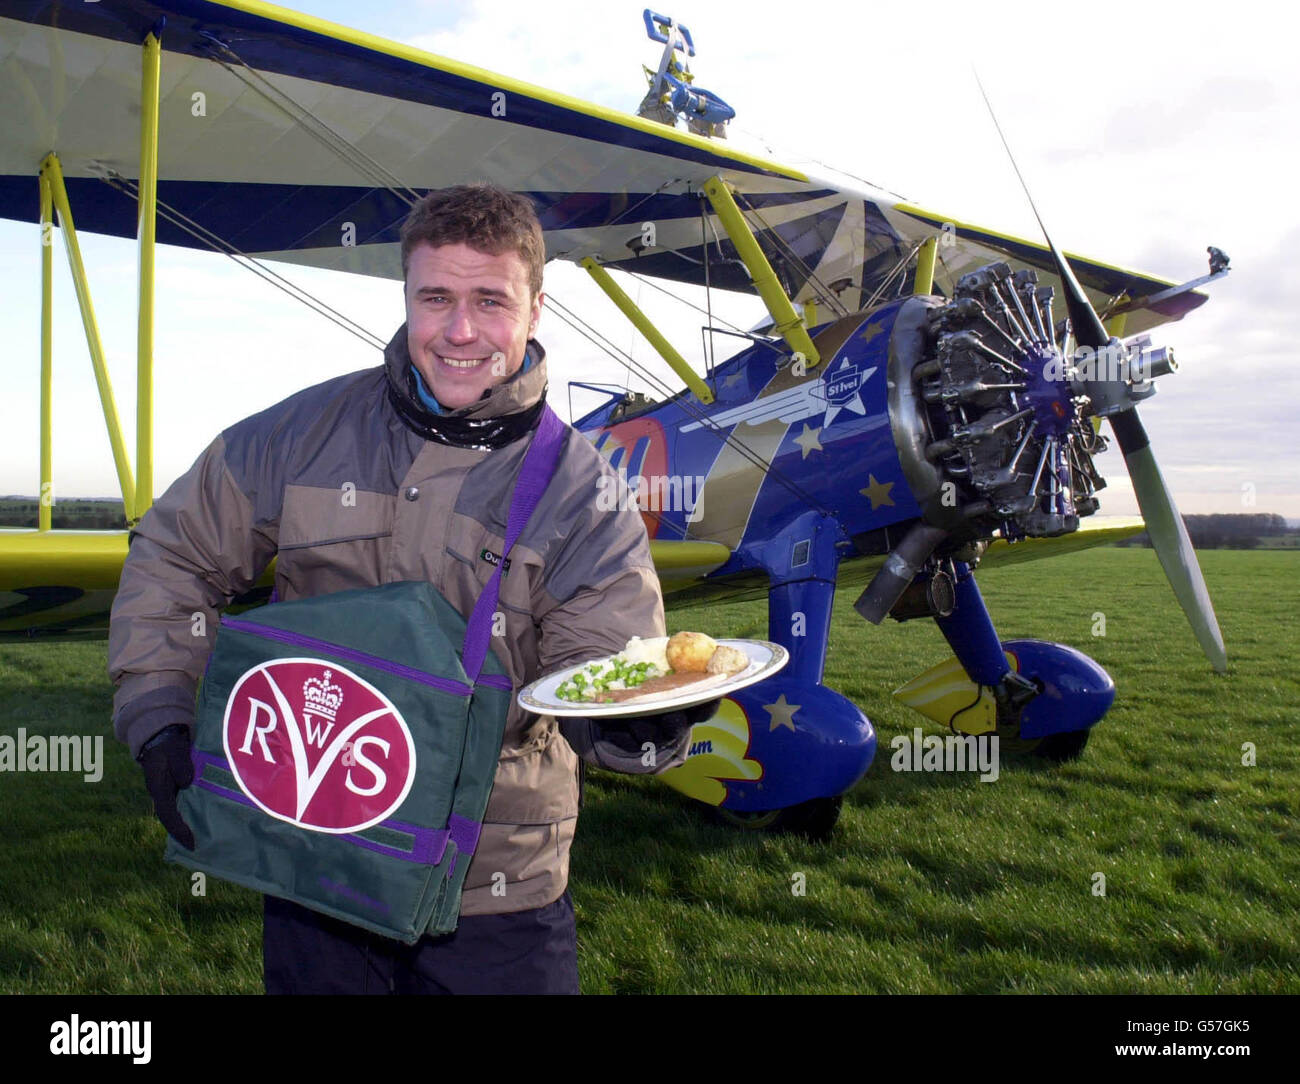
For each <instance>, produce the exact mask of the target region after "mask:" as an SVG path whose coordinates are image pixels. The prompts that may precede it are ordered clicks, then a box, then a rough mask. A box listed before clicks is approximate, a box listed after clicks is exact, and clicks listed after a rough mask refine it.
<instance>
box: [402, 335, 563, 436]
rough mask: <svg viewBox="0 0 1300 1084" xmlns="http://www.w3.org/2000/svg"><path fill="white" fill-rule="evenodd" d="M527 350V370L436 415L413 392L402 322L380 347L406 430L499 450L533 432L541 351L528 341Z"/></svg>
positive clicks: (541, 382) (540, 390)
mask: <svg viewBox="0 0 1300 1084" xmlns="http://www.w3.org/2000/svg"><path fill="white" fill-rule="evenodd" d="M526 349H527V351H528V357H529V359H530V361H531V364H530V365H528V366H527V371H525V369H524V367H523V366H520V369H519V371H518V372H517V373H515V374H514V375H513V376H512V377H510V379H508V380H505V381H503V382H502V383H500V384H497V385H495V386H493V387H492V388H490V389H488V391H487V393H486V394H484V395H483V397H482V398H480V399H479V400H478V401H477V402H474V403H470V404H469V405H468V406H463V407H459V408H458V409H456V410H449V411H446V412H445V413H443V414H435V413H434V412H433V411H431V410H430V409H429V408H428V407H426V406H425V405H424V403H423V402H421V401H420V396H419V393H418V392H417V390H416V386H415V370H414V369H413V368H412V365H411V355H410V353H409V351H408V350H407V348H406V325H405V324H403V325H402V326H401V327H400V328H398V329H397V333H396V334H395V335H394V336H393V337H392V339H391V340H390V341H389V343H388V346H387V347H385V348H384V372H385V375H386V376H387V382H388V398H389V401H390V402H391V403H392V404H393V407H394V409H395V410H396V411H397V414H398V417H400V418H401V419H402V421H403V423H405V425H406V426H407V428H408V429H411V430H412V431H413V432H415V433H418V434H419V435H420V436H421V437H423V438H424V439H425V440H433V441H437V442H438V443H439V444H451V445H454V446H455V447H458V448H481V449H491V448H501V447H503V446H505V445H507V444H511V443H513V442H514V441H516V440H518V439H519V438H520V437H522V436H523V435H524V434H525V433H527V432H529V431H530V430H532V429H533V428H534V427H535V426H536V425H537V420H538V418H539V416H540V415H541V412H542V407H543V406H544V405H545V403H546V385H547V380H546V351H545V350H543V349H542V344H541V343H539V342H538V341H537V340H536V339H529V340H528V346H527V348H526Z"/></svg>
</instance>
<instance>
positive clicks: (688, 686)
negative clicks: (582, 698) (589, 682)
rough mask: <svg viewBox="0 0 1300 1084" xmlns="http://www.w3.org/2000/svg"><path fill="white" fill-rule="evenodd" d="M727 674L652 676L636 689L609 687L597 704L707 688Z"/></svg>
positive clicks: (636, 701) (658, 698)
mask: <svg viewBox="0 0 1300 1084" xmlns="http://www.w3.org/2000/svg"><path fill="white" fill-rule="evenodd" d="M728 676H729V675H727V674H697V673H680V674H679V673H672V674H664V675H663V677H652V678H648V679H647V680H645V681H643V682H642V683H641V684H640V685H638V686H637V687H636V688H635V689H607V690H606V691H605V692H603V693H599V694H598V695H597V696H596V701H595V702H596V703H597V704H638V703H641V702H642V701H645V700H662V699H664V698H665V697H668V696H676V695H677V694H679V693H684V692H687V691H690V692H694V691H695V690H696V688H697V687H698V688H700V689H707V688H709V687H710V686H711V685H719V684H721V683H722V682H724V681H726V680H727V678H728Z"/></svg>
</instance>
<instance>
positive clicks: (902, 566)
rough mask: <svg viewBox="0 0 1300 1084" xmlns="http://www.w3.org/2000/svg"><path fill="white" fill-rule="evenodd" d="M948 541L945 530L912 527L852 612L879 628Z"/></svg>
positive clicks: (919, 526)
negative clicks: (941, 544)
mask: <svg viewBox="0 0 1300 1084" xmlns="http://www.w3.org/2000/svg"><path fill="white" fill-rule="evenodd" d="M947 537H948V531H947V529H946V528H943V527H931V526H930V525H929V524H928V523H916V524H913V526H912V529H911V530H910V531H908V532H907V534H905V535H904V536H903V540H902V541H901V542H900V543H899V544H898V545H897V546H895V547H894V548H893V549H892V550H891V551H890V553H889V556H888V557H886V558H885V563H884V565H883V566H881V569H880V571H879V572H877V573H876V575H875V577H874V578H873V579H872V581H871V582H870V583H869V584H867V589H866V590H865V591H863V592H862V594H861V595H860V596H858V601H857V602H855V603H854V604H853V608H854V609H855V610H857V611H858V613H860V614H861V615H862V616H863V617H865V618H866V619H867V620H868V621H870V622H871V623H872V624H873V625H879V624H880V622H882V621H883V620H884V619H885V615H886V614H887V613H889V611H890V610H892V609H893V608H894V606H895V605H896V604H897V603H898V600H899V599H900V598H902V597H903V592H904V591H906V590H907V588H908V586H909V585H910V584H911V582H912V581H913V580H914V579H916V574H917V573H918V572H920V571H921V566H922V565H924V564H925V562H926V561H927V560H929V558H930V554H932V553H933V552H934V551H935V549H936V548H938V545H939V543H940V542H942V541H943V540H944V539H945V538H947Z"/></svg>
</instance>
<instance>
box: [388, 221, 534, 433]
mask: <svg viewBox="0 0 1300 1084" xmlns="http://www.w3.org/2000/svg"><path fill="white" fill-rule="evenodd" d="M545 296H546V295H545V294H538V295H537V297H536V298H532V299H530V297H529V289H528V270H527V268H525V267H524V261H523V259H522V257H520V255H519V253H517V252H513V251H511V252H504V253H502V254H501V255H500V256H490V255H488V254H487V253H484V252H479V251H478V250H477V249H473V248H470V247H469V245H466V244H463V243H460V244H454V245H439V246H438V247H437V248H434V247H433V246H432V245H429V244H420V245H416V247H415V248H414V249H412V250H411V255H410V259H409V260H408V262H407V272H406V342H407V348H408V349H409V351H410V354H411V361H412V362H413V363H414V365H415V367H416V369H418V370H419V372H420V376H421V377H423V378H424V385H425V387H426V388H428V389H429V391H431V392H432V393H433V395H434V397H435V398H436V399H437V400H438V402H440V403H441V404H442V405H443V406H445V407H447V408H448V409H450V410H455V409H457V408H458V407H463V406H468V405H469V404H470V403H473V402H477V401H478V399H479V398H480V397H481V396H482V395H483V393H484V392H485V391H486V390H487V389H488V388H490V387H492V386H493V385H496V384H500V383H502V382H503V381H505V380H508V379H509V378H510V377H511V376H513V375H514V374H515V373H516V372H518V371H519V367H520V366H521V365H523V363H524V350H525V348H526V347H527V345H528V340H529V338H530V337H531V336H532V334H533V332H534V331H536V329H537V321H538V318H539V317H540V316H541V313H542V301H543V299H544V298H545Z"/></svg>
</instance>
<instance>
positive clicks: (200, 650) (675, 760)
mask: <svg viewBox="0 0 1300 1084" xmlns="http://www.w3.org/2000/svg"><path fill="white" fill-rule="evenodd" d="M528 351H529V356H530V358H531V364H530V365H528V366H527V367H525V368H524V369H521V370H520V371H519V372H518V373H516V374H515V375H514V376H513V377H511V378H510V379H509V380H507V381H505V382H504V383H502V384H500V385H498V386H496V387H494V388H492V389H491V392H490V394H488V395H486V396H485V397H483V398H482V399H480V400H479V401H478V402H477V403H474V404H471V405H470V406H468V407H463V408H461V409H460V410H456V411H451V412H449V415H448V417H449V418H450V419H451V424H455V423H456V419H458V418H464V419H493V418H496V419H507V418H510V417H512V416H514V417H518V416H520V414H521V412H528V413H532V411H531V410H530V408H535V407H536V406H537V405H538V404H539V403H540V402H541V401H542V400H543V399H544V397H545V392H546V360H545V355H544V352H543V351H542V348H541V346H540V345H539V344H538V343H537V342H535V341H530V342H529V344H528ZM413 387H414V386H413V383H412V379H411V376H410V357H409V354H408V352H407V348H406V328H405V326H403V327H402V328H401V329H399V331H398V332H397V334H396V335H395V336H394V337H393V339H392V341H391V342H390V343H389V344H388V347H387V349H386V351H385V355H384V364H383V365H381V366H377V367H375V368H372V369H366V370H363V371H361V372H357V373H350V374H348V375H347V376H342V377H338V378H336V379H333V380H329V381H326V382H325V383H323V384H318V385H317V386H315V387H312V388H307V389H306V390H304V391H301V392H299V393H297V394H296V395H293V396H290V397H289V398H288V399H286V400H284V401H283V402H281V403H278V404H276V405H275V406H273V407H270V408H269V409H267V410H264V411H262V412H261V413H259V414H255V415H253V416H252V417H249V418H246V419H244V420H243V421H241V422H238V423H237V424H235V425H233V426H231V427H230V428H229V429H226V430H225V431H224V432H222V433H221V434H220V435H219V436H218V437H217V438H216V439H215V440H214V441H213V442H212V443H211V444H210V445H209V446H208V447H207V449H206V450H205V451H204V452H203V454H202V455H201V456H200V457H199V459H198V461H197V462H196V463H195V464H194V466H193V467H191V468H190V470H189V471H188V472H186V473H185V474H184V475H182V476H181V477H180V478H179V479H177V481H176V482H175V483H174V484H173V485H172V486H171V487H170V488H169V489H168V490H167V492H166V493H164V494H163V495H162V497H160V498H159V499H158V500H157V502H156V503H155V504H154V505H153V507H152V508H151V509H150V510H149V512H148V513H147V514H146V515H145V516H144V518H143V519H142V520H141V521H140V523H139V525H138V526H137V527H136V528H135V529H134V530H133V531H132V532H131V545H130V550H129V554H128V556H127V560H126V564H125V566H124V567H123V570H122V578H121V583H120V586H119V588H118V591H117V596H116V599H115V600H114V603H113V613H112V623H111V628H110V633H109V656H108V667H109V674H110V676H111V677H112V679H113V681H114V683H115V684H116V685H117V694H116V697H115V699H114V726H115V730H116V733H117V736H118V737H119V738H120V739H122V740H123V741H125V742H126V743H127V744H128V745H129V746H130V748H131V753H132V755H135V754H137V753H138V752H139V749H140V746H141V745H142V744H143V743H144V742H145V741H147V740H148V739H149V738H150V737H151V736H152V735H154V734H156V733H157V732H158V731H159V730H161V729H162V728H163V727H164V726H168V725H171V724H173V723H185V724H187V725H189V726H191V727H192V726H193V721H194V702H195V692H196V689H197V685H198V681H199V678H200V675H201V674H202V673H203V668H204V665H205V663H206V661H207V657H208V654H209V652H210V650H211V647H212V641H213V637H212V635H211V632H212V630H215V628H216V626H217V613H218V611H219V610H220V609H221V608H222V607H223V606H225V605H226V604H227V603H229V601H230V600H231V599H232V598H233V597H234V596H236V595H238V594H241V593H242V592H244V591H246V590H248V589H249V588H250V587H251V586H252V585H253V583H254V582H255V581H256V580H257V579H258V578H259V577H260V575H261V574H262V572H263V571H264V570H265V569H266V567H267V565H268V564H269V563H270V561H271V559H272V557H276V571H275V587H276V591H277V594H278V597H279V598H280V599H282V600H285V601H288V600H291V599H297V598H304V597H308V596H313V595H321V594H327V593H329V592H334V591H344V590H348V589H350V588H357V587H370V586H375V585H377V584H381V583H390V582H394V581H399V580H427V581H428V582H430V583H432V584H433V585H434V586H435V587H437V588H438V589H439V590H440V591H442V593H443V594H444V595H445V596H446V598H447V599H448V601H450V602H451V604H452V605H453V606H455V607H456V608H457V609H458V610H459V611H460V612H461V613H462V614H464V615H466V616H468V615H469V613H470V611H471V609H472V608H473V605H474V602H475V600H476V599H477V597H478V594H479V592H480V591H481V589H482V588H483V586H484V585H485V584H486V583H487V580H488V578H489V576H491V574H492V571H493V569H494V561H495V560H499V559H500V555H501V550H502V543H503V539H504V536H505V527H506V524H505V516H506V512H507V510H508V508H509V504H510V496H511V493H512V491H513V487H514V482H515V477H516V475H517V473H518V471H519V468H520V465H521V464H522V462H523V454H524V451H525V450H526V448H527V445H528V443H529V441H530V440H531V438H532V431H531V430H530V431H528V432H527V433H526V434H525V435H523V436H520V437H518V438H516V439H513V440H511V441H510V442H509V443H505V444H504V445H502V446H500V447H496V448H494V449H492V450H484V449H479V448H471V447H458V446H453V445H450V444H446V443H439V442H438V441H436V440H427V439H425V438H424V436H421V435H420V433H419V431H418V430H417V427H416V426H415V425H413V424H412V418H415V417H418V416H420V415H423V416H424V417H425V418H426V419H429V418H432V417H433V416H432V415H430V414H429V413H428V411H427V410H426V409H425V408H424V407H423V405H422V404H420V403H419V402H418V399H417V398H416V397H415V395H414V394H413ZM602 476H603V477H604V479H605V480H604V481H601V479H602ZM607 485H608V486H616V485H617V478H616V476H615V475H614V472H613V471H612V470H611V469H610V467H609V465H608V463H607V462H606V461H605V460H604V459H603V458H602V457H601V456H600V455H599V454H598V453H597V452H596V450H595V449H594V448H593V447H592V446H591V444H590V443H589V442H588V441H587V440H586V439H585V438H584V437H583V436H582V435H581V434H580V433H578V432H577V431H576V430H573V429H572V428H570V429H568V432H567V433H566V435H565V443H564V445H563V448H562V451H561V455H560V459H559V463H558V466H557V468H556V473H555V476H554V478H553V479H552V481H551V483H550V485H549V487H548V488H547V490H546V493H545V495H544V497H543V499H542V501H541V503H540V504H539V505H538V507H537V509H536V511H535V512H534V513H533V516H532V518H531V519H530V521H529V523H528V525H527V527H526V528H525V530H524V532H523V535H522V536H521V537H520V539H519V541H518V542H517V543H516V545H515V547H514V549H513V550H512V551H511V553H510V556H509V565H508V569H507V574H506V575H505V576H504V577H503V579H502V581H501V595H500V611H501V612H502V613H504V615H505V630H506V635H505V636H504V637H497V636H494V637H492V650H493V651H495V652H496V653H497V655H498V657H499V658H500V659H501V662H502V663H503V664H504V665H505V667H506V671H507V673H509V674H510V677H511V680H512V681H513V682H514V684H515V686H516V688H519V687H521V686H523V685H524V684H526V683H528V682H530V681H532V680H534V679H535V678H537V677H538V676H540V675H542V674H543V673H546V672H549V671H552V670H555V669H557V668H559V667H561V666H563V665H566V664H570V663H576V662H580V661H583V660H584V659H589V658H595V657H598V656H601V655H606V654H610V653H612V652H615V651H618V650H621V649H622V647H623V646H624V644H625V643H626V642H627V640H628V639H629V638H630V637H632V636H634V635H638V636H659V635H663V632H664V616H663V600H662V597H661V595H660V591H659V582H658V579H657V578H656V576H655V572H654V568H653V565H652V563H651V559H650V548H649V544H648V542H647V539H646V533H645V528H644V526H643V525H642V521H641V517H640V515H639V514H638V513H637V511H636V510H635V508H627V507H625V506H624V502H622V501H620V502H617V504H618V507H617V508H616V509H613V510H608V511H606V510H602V507H600V506H599V505H598V503H597V500H596V497H597V494H598V491H599V488H600V487H602V486H607ZM610 503H614V502H601V504H602V505H605V506H606V507H607V506H608V504H610ZM277 555H278V556H277ZM197 613H202V614H203V615H204V619H203V621H202V622H200V621H198V620H196V618H195V614H197ZM204 625H206V628H207V630H208V632H209V634H208V635H195V630H196V629H198V628H201V627H203V626H204ZM564 734H565V736H567V737H568V738H569V741H566V740H565V738H564V736H562V735H561V733H560V730H559V727H558V726H557V723H556V720H555V719H554V718H552V717H550V716H540V717H539V716H536V715H530V714H528V713H526V712H524V711H523V709H521V708H520V707H519V706H518V705H517V704H515V703H513V702H512V703H511V707H510V715H509V719H508V721H507V724H506V732H505V741H504V744H503V746H502V749H501V757H500V761H499V763H498V765H497V772H496V781H495V784H494V787H493V790H492V796H491V800H490V801H489V803H488V808H487V815H486V818H485V823H484V827H483V833H482V836H481V838H480V842H479V847H478V851H477V852H476V854H475V857H474V862H473V865H472V866H471V868H470V871H469V876H468V879H467V880H466V883H465V891H464V896H463V902H462V913H463V914H491V913H499V912H511V911H520V910H524V909H527V908H532V907H540V906H543V905H544V904H548V903H551V902H553V901H554V900H556V899H558V898H559V896H560V895H561V893H562V892H563V891H564V888H565V886H566V884H567V881H568V868H569V848H570V844H571V842H572V839H573V835H574V830H575V827H576V823H577V815H578V786H579V782H578V774H577V768H578V758H577V756H576V755H575V752H574V747H576V748H577V749H578V751H579V752H580V753H581V754H582V756H583V758H584V759H586V760H588V761H589V762H591V763H593V764H598V765H601V766H604V767H611V768H614V769H615V770H619V771H628V772H647V771H651V770H653V771H663V770H664V769H666V768H669V767H672V766H673V765H675V764H679V763H681V762H682V760H683V759H684V758H685V753H686V748H687V742H688V740H689V731H688V732H687V733H685V734H682V735H680V739H679V740H676V741H674V742H673V743H672V744H671V746H670V747H669V748H666V749H660V750H659V751H658V755H657V757H656V758H655V765H654V767H653V769H650V768H646V767H643V766H642V763H641V757H640V753H639V750H638V751H636V752H635V753H633V752H631V751H627V752H624V751H621V750H620V748H619V747H618V746H617V745H615V744H611V743H610V742H608V741H607V740H605V738H604V736H603V735H602V734H601V733H600V731H599V729H598V728H596V727H593V726H590V725H589V724H587V723H586V722H585V721H582V722H580V723H577V724H570V723H568V722H567V721H566V724H565V732H564ZM570 742H572V743H573V745H572V746H571V745H570ZM497 873H502V874H504V875H505V877H504V895H502V894H501V892H502V888H501V887H500V886H501V885H502V878H501V877H496V878H495V879H494V877H493V875H494V874H497ZM494 885H496V886H497V887H496V891H495V893H494V891H493V889H494Z"/></svg>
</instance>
